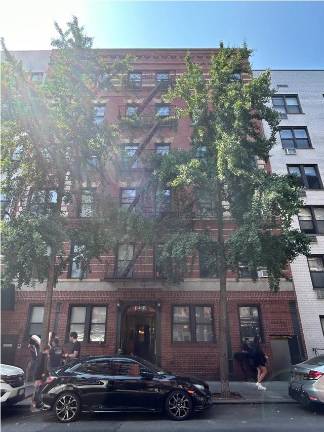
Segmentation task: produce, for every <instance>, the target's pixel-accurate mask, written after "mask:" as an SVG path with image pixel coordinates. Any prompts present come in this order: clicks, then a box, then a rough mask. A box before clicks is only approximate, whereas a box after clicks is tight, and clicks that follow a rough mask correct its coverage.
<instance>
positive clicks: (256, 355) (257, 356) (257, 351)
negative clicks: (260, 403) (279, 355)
mask: <svg viewBox="0 0 324 432" xmlns="http://www.w3.org/2000/svg"><path fill="white" fill-rule="evenodd" d="M251 357H252V360H253V364H254V367H255V368H256V369H257V371H258V378H257V382H256V386H257V388H258V390H266V389H267V388H266V387H265V386H263V385H262V384H261V383H262V381H263V380H264V378H265V376H266V375H267V373H268V370H267V367H266V364H267V357H266V355H265V353H264V352H263V350H262V348H261V346H260V339H259V337H258V336H256V337H255V338H254V343H253V351H252V355H251Z"/></svg>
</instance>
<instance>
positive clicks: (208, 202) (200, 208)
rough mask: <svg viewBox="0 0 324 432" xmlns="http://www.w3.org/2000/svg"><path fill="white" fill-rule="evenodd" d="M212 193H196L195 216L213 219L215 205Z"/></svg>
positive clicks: (207, 191) (208, 191) (202, 191)
mask: <svg viewBox="0 0 324 432" xmlns="http://www.w3.org/2000/svg"><path fill="white" fill-rule="evenodd" d="M214 194H215V192H214V191H211V190H199V191H197V198H196V206H197V216H199V217H202V218H203V217H207V218H208V217H213V216H215V215H216V204H215V200H214V199H213V195H214Z"/></svg>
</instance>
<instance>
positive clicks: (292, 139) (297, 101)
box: [254, 70, 324, 357]
mask: <svg viewBox="0 0 324 432" xmlns="http://www.w3.org/2000/svg"><path fill="white" fill-rule="evenodd" d="M260 72H261V71H254V75H255V76H257V75H259V74H260ZM271 79H272V85H273V88H274V89H275V90H276V91H277V94H276V96H275V97H274V98H273V100H272V103H273V106H274V108H275V109H277V110H278V111H279V112H280V114H281V117H282V120H281V123H280V131H279V133H278V136H277V144H276V145H275V146H274V148H273V149H272V151H271V154H270V163H271V167H272V171H273V172H274V173H278V174H287V173H288V172H289V173H291V174H296V175H297V176H298V177H299V178H300V181H301V183H302V185H303V186H304V188H305V196H303V200H304V207H303V208H302V209H301V210H300V214H299V216H298V217H296V218H295V220H294V221H293V225H294V226H295V227H299V228H300V230H301V231H304V232H305V233H307V234H308V235H310V237H311V255H310V256H309V257H305V256H299V257H298V258H297V259H296V260H295V261H294V262H293V263H292V264H291V271H292V276H293V281H294V286H295V290H296V296H297V301H298V307H299V314H300V319H301V323H302V328H303V332H304V339H305V344H306V351H307V356H308V357H312V356H314V354H320V353H322V354H324V70H273V71H271ZM264 129H265V132H266V133H267V125H264Z"/></svg>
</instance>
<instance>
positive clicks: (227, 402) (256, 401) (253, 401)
mask: <svg viewBox="0 0 324 432" xmlns="http://www.w3.org/2000/svg"><path fill="white" fill-rule="evenodd" d="M251 404H253V405H273V404H277V405H278V404H286V405H289V404H298V402H297V401H294V400H288V399H287V400H273V401H270V400H265V401H261V400H259V399H245V400H217V401H213V405H251Z"/></svg>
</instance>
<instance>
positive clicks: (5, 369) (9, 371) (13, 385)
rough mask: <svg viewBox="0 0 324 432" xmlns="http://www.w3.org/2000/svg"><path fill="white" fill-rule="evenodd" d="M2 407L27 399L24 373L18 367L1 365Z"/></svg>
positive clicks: (0, 388) (0, 387) (0, 399)
mask: <svg viewBox="0 0 324 432" xmlns="http://www.w3.org/2000/svg"><path fill="white" fill-rule="evenodd" d="M0 390H1V398H0V401H1V406H4V405H12V404H15V403H17V402H19V401H21V400H23V399H25V376H24V371H23V370H22V369H20V368H18V367H16V366H10V365H5V364H0Z"/></svg>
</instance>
